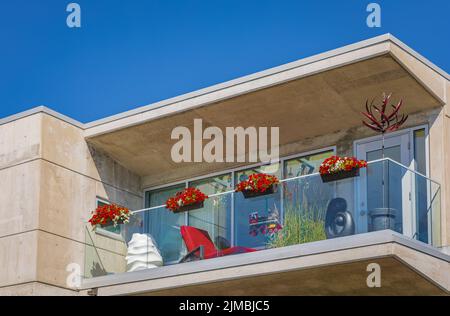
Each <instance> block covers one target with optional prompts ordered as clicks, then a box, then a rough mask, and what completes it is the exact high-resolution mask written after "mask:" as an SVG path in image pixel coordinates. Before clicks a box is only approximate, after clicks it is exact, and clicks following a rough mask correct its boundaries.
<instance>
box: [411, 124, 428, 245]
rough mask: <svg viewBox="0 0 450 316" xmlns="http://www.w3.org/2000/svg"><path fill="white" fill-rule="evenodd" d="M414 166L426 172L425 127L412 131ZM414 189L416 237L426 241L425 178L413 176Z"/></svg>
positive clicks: (426, 193)
mask: <svg viewBox="0 0 450 316" xmlns="http://www.w3.org/2000/svg"><path fill="white" fill-rule="evenodd" d="M414 167H415V170H416V171H418V172H420V173H421V174H424V175H426V174H427V167H426V151H425V129H420V130H416V131H414ZM414 185H415V190H416V199H415V204H416V209H417V218H416V220H417V223H416V226H417V234H418V236H417V239H419V240H420V241H423V242H425V243H426V242H428V238H429V232H428V229H429V227H428V226H429V225H428V223H429V221H428V217H429V213H428V211H429V210H428V209H427V205H428V200H429V193H430V192H428V191H429V189H428V188H427V179H426V178H424V177H421V176H415V177H414Z"/></svg>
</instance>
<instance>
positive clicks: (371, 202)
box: [367, 146, 405, 233]
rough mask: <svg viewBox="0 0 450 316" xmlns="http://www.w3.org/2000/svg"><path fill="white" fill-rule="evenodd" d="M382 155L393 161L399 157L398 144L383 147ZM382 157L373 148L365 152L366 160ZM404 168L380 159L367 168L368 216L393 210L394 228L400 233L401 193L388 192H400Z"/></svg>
mask: <svg viewBox="0 0 450 316" xmlns="http://www.w3.org/2000/svg"><path fill="white" fill-rule="evenodd" d="M384 156H385V157H389V158H391V159H393V160H395V161H400V159H401V148H400V146H393V147H387V148H385V149H384ZM381 158H382V151H381V149H380V150H375V151H370V152H367V161H373V160H377V159H381ZM404 173H405V170H402V169H401V168H395V166H393V165H392V163H391V164H389V162H388V161H387V160H386V161H382V162H379V163H373V164H371V165H370V167H369V168H368V169H367V209H368V212H369V218H372V217H371V216H370V213H371V212H375V211H377V210H380V211H381V209H386V208H389V209H391V211H392V212H395V213H396V214H395V218H396V220H395V227H394V230H395V231H397V232H399V233H401V232H402V227H403V221H402V218H403V216H402V199H403V196H402V194H389V192H402V190H401V189H402V179H403V176H404ZM372 224H373V223H372V222H371V221H370V220H369V231H372V227H371V226H372Z"/></svg>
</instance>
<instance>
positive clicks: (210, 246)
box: [180, 226, 256, 263]
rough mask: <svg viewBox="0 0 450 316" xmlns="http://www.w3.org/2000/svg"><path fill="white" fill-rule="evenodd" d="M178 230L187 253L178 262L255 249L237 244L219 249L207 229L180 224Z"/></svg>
mask: <svg viewBox="0 0 450 316" xmlns="http://www.w3.org/2000/svg"><path fill="white" fill-rule="evenodd" d="M180 232H181V237H182V238H183V240H184V243H185V244H186V248H187V250H188V253H187V254H186V255H185V256H184V257H183V258H182V259H181V260H180V263H181V262H186V261H193V260H199V259H200V260H202V259H210V258H216V257H222V256H228V255H235V254H239V253H246V252H253V251H256V249H253V248H247V247H239V246H236V247H229V248H225V249H222V250H219V249H217V248H216V246H215V245H214V243H213V242H212V240H211V238H210V237H209V234H208V232H207V231H204V230H202V229H198V228H195V227H192V226H181V227H180Z"/></svg>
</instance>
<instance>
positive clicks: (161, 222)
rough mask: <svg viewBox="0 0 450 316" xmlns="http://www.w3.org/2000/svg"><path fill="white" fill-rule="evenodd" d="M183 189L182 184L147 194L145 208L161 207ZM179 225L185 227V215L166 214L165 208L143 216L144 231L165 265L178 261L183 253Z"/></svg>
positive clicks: (183, 185)
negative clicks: (151, 238)
mask: <svg viewBox="0 0 450 316" xmlns="http://www.w3.org/2000/svg"><path fill="white" fill-rule="evenodd" d="M184 188H185V184H184V183H182V184H179V185H174V186H171V187H167V188H162V189H158V190H154V191H150V192H147V201H146V207H155V206H159V205H163V204H165V203H166V200H167V199H168V198H169V197H171V196H173V195H175V193H177V192H179V191H181V190H183V189H184ZM181 225H185V214H184V213H172V212H168V211H167V209H166V208H165V207H160V208H157V209H154V210H152V211H150V212H145V214H144V231H145V232H146V233H147V232H148V233H149V234H150V235H151V236H152V237H153V238H154V240H155V242H156V244H157V247H158V249H159V251H160V252H161V256H162V257H163V260H164V262H165V264H168V263H172V262H176V261H178V260H179V259H180V258H181V257H182V254H183V253H184V251H185V250H184V243H183V241H182V239H181V235H180V230H179V229H180V226H181Z"/></svg>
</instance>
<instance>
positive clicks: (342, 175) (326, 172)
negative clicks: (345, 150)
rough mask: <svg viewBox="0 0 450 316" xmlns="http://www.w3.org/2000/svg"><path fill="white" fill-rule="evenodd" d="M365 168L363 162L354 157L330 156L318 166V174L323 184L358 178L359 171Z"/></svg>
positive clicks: (365, 165)
mask: <svg viewBox="0 0 450 316" xmlns="http://www.w3.org/2000/svg"><path fill="white" fill-rule="evenodd" d="M365 167H367V162H366V161H365V160H358V159H356V158H355V157H339V156H331V157H329V158H327V159H325V160H324V161H323V162H322V164H321V165H320V168H319V172H320V176H321V178H322V181H323V182H330V181H336V180H341V179H346V178H351V177H357V176H359V169H360V168H365Z"/></svg>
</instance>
